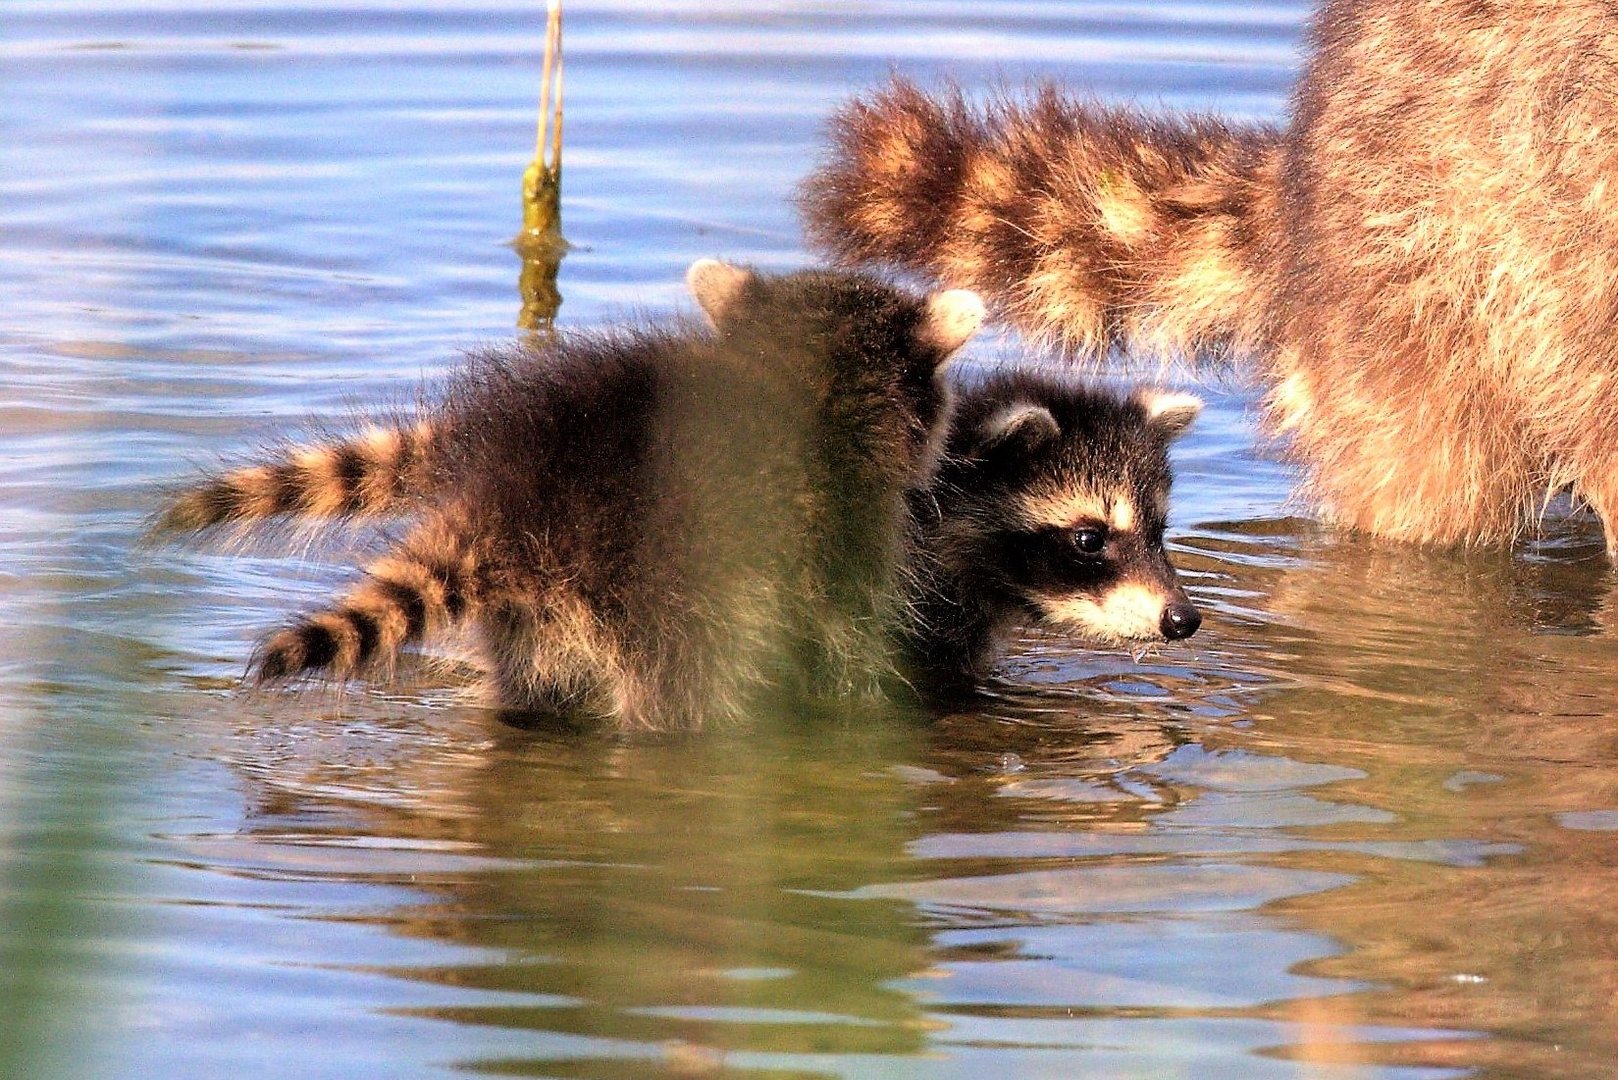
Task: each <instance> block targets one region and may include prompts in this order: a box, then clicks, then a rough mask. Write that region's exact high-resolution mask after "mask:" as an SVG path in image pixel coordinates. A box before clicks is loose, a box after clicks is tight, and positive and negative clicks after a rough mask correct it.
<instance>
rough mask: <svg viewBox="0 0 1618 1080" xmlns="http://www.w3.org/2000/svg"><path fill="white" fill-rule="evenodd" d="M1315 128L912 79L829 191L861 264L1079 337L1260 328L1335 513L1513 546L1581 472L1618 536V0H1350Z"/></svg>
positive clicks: (1378, 529)
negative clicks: (1001, 96) (976, 91)
mask: <svg viewBox="0 0 1618 1080" xmlns="http://www.w3.org/2000/svg"><path fill="white" fill-rule="evenodd" d="M1308 48H1309V54H1310V55H1309V59H1308V61H1307V64H1306V66H1305V68H1304V72H1303V77H1302V80H1301V82H1300V83H1299V86H1298V89H1297V92H1296V94H1295V96H1294V101H1293V109H1292V114H1291V117H1290V118H1289V120H1288V121H1287V123H1286V124H1285V125H1283V126H1279V127H1277V126H1270V125H1263V124H1249V123H1242V122H1234V121H1221V120H1219V119H1217V118H1213V117H1208V116H1196V115H1174V114H1159V113H1149V112H1143V111H1141V110H1138V109H1133V108H1122V107H1116V106H1109V105H1103V104H1101V103H1098V102H1095V101H1091V100H1086V99H1084V98H1082V97H1070V96H1067V95H1064V94H1063V93H1061V92H1060V91H1058V90H1055V89H1049V88H1047V89H1045V90H1044V91H1042V92H1040V93H1038V94H1036V95H1034V96H1032V97H1031V98H1030V99H1029V100H1026V101H1009V100H1001V101H997V102H995V103H993V104H991V105H989V106H988V107H987V108H976V107H973V106H971V105H969V104H968V103H966V102H965V100H964V99H963V97H962V95H961V94H960V93H959V92H955V91H950V90H946V91H944V92H943V93H939V94H927V93H924V92H922V91H921V90H919V89H917V88H916V87H915V86H913V85H910V84H908V83H904V82H902V81H901V82H896V83H895V84H894V85H893V86H892V87H890V88H888V89H886V90H884V91H880V92H877V93H875V94H873V95H871V96H869V97H866V98H864V99H862V100H859V101H856V102H854V103H852V104H850V105H849V106H848V107H846V108H845V109H843V110H842V111H841V113H840V114H839V115H838V117H837V118H836V119H835V120H834V122H833V126H832V130H833V148H832V152H831V157H830V159H829V161H828V162H827V164H826V165H825V167H824V168H822V169H821V170H819V171H818V172H817V173H816V174H814V175H813V176H811V177H810V178H809V180H808V181H807V183H806V184H805V187H804V207H805V212H806V216H807V220H808V226H809V230H810V233H811V235H812V236H813V237H814V238H815V239H816V240H817V241H818V242H819V243H820V245H821V246H822V247H824V248H825V249H827V250H829V251H831V252H833V253H834V254H836V255H837V256H839V257H841V258H843V259H846V260H848V261H850V262H875V263H882V264H885V265H888V266H900V267H904V268H906V269H908V270H912V271H915V272H919V273H922V274H925V275H927V276H928V277H930V278H933V279H935V280H937V281H940V282H944V283H948V284H952V285H959V286H963V287H968V288H974V289H978V290H979V291H980V292H981V294H982V295H983V296H984V297H985V298H986V299H988V300H989V301H990V302H991V303H993V304H994V305H996V306H997V307H998V308H999V309H1000V311H1001V312H1002V313H1003V314H1004V315H1005V316H1006V317H1007V318H1008V319H1010V320H1011V321H1013V322H1015V323H1016V324H1017V325H1018V326H1019V327H1021V328H1022V329H1023V330H1025V331H1027V332H1029V333H1031V334H1033V335H1035V336H1039V337H1043V338H1046V339H1049V340H1052V341H1054V342H1055V343H1057V344H1059V345H1061V346H1062V347H1064V348H1065V349H1066V350H1067V351H1068V352H1069V353H1070V354H1073V355H1076V356H1078V355H1082V356H1085V357H1088V358H1102V357H1105V356H1107V355H1108V353H1109V351H1110V350H1112V349H1114V348H1128V349H1134V350H1138V351H1169V352H1193V351H1194V352H1201V353H1207V352H1215V353H1218V352H1232V353H1241V354H1244V355H1247V356H1249V357H1251V359H1252V362H1253V364H1254V366H1255V369H1256V371H1257V372H1258V374H1259V376H1260V378H1261V380H1262V381H1263V383H1264V384H1265V386H1266V388H1267V391H1268V392H1267V394H1266V397H1265V401H1264V410H1265V414H1266V420H1267V425H1268V427H1269V428H1270V430H1271V431H1272V432H1273V433H1275V434H1277V435H1279V436H1282V437H1284V439H1285V444H1286V446H1287V448H1288V449H1289V451H1290V452H1291V453H1292V454H1293V455H1294V456H1296V457H1297V458H1298V459H1299V460H1300V461H1301V462H1302V463H1303V464H1305V465H1306V466H1307V467H1308V470H1309V475H1310V483H1311V488H1312V494H1313V495H1314V496H1315V497H1316V499H1317V501H1318V502H1319V504H1320V505H1321V508H1322V510H1323V511H1324V512H1325V513H1326V515H1327V516H1329V517H1330V518H1332V519H1335V520H1337V521H1339V522H1342V523H1344V524H1347V525H1351V526H1355V527H1358V528H1362V529H1365V530H1367V531H1370V532H1373V533H1377V534H1380V535H1383V536H1389V537H1396V538H1400V539H1405V540H1412V541H1418V542H1425V543H1435V544H1453V543H1508V542H1511V541H1512V540H1514V539H1515V538H1517V537H1518V536H1520V535H1521V533H1522V532H1523V531H1524V530H1525V529H1530V528H1532V527H1533V525H1534V523H1535V522H1536V521H1537V519H1538V517H1539V515H1541V514H1543V513H1544V509H1545V505H1546V502H1547V501H1548V499H1549V497H1550V496H1551V494H1553V493H1556V492H1559V491H1562V490H1571V491H1572V493H1573V494H1574V495H1575V496H1576V497H1577V498H1578V499H1580V500H1582V501H1583V502H1585V503H1587V504H1588V505H1589V506H1591V507H1592V508H1593V509H1594V510H1595V511H1596V512H1597V513H1598V514H1600V516H1601V517H1602V519H1603V522H1604V524H1605V526H1606V538H1607V546H1608V549H1609V551H1611V552H1612V553H1613V554H1615V555H1618V303H1615V301H1614V293H1613V282H1614V281H1618V200H1615V199H1613V198H1610V197H1609V195H1610V192H1609V190H1608V189H1609V188H1611V187H1612V184H1613V180H1612V178H1613V176H1614V175H1615V171H1618V7H1615V6H1614V5H1613V4H1611V3H1606V2H1596V0H1538V2H1534V3H1510V2H1503V3H1480V2H1475V0H1326V2H1325V3H1324V4H1322V6H1321V8H1320V11H1319V13H1318V14H1317V16H1316V18H1315V20H1314V23H1313V29H1312V33H1311V34H1310V39H1309V42H1308Z"/></svg>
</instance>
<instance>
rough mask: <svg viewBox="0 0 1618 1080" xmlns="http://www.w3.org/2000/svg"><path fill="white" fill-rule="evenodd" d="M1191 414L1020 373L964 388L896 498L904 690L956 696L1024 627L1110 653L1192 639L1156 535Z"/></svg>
mask: <svg viewBox="0 0 1618 1080" xmlns="http://www.w3.org/2000/svg"><path fill="white" fill-rule="evenodd" d="M1201 408H1202V403H1201V402H1200V401H1198V400H1197V399H1196V398H1193V397H1190V396H1189V395H1186V394H1176V393H1167V392H1163V391H1159V390H1155V389H1149V388H1143V389H1138V390H1135V391H1134V392H1132V393H1130V394H1129V395H1127V396H1119V395H1118V394H1116V393H1114V392H1112V391H1109V390H1106V389H1102V388H1097V387H1092V386H1087V385H1085V384H1083V383H1079V382H1076V381H1074V380H1073V379H1071V378H1056V377H1052V376H1049V375H1044V374H1040V373H1038V372H1036V371H1032V370H1018V369H1010V370H1002V371H997V372H992V373H990V374H988V375H987V376H985V377H983V378H982V379H981V380H979V381H978V382H977V383H976V384H968V385H965V386H962V387H961V388H960V389H959V391H958V393H957V400H956V409H955V416H954V419H953V420H952V421H951V425H950V433H949V437H948V439H947V440H946V442H945V451H944V456H943V458H942V460H941V462H940V465H939V468H938V472H937V473H936V474H935V475H934V477H933V478H932V480H931V481H929V482H928V483H927V484H926V485H924V486H920V487H917V488H914V489H912V491H911V493H910V506H911V519H912V528H913V529H914V530H915V537H916V538H915V542H914V543H913V544H912V545H911V560H912V563H911V573H910V588H911V619H910V621H909V622H908V623H906V624H905V626H904V641H905V646H906V655H907V657H908V661H909V666H910V671H911V673H912V677H913V678H914V679H915V680H916V682H917V684H918V686H919V687H920V688H921V689H922V690H924V691H931V692H933V693H940V694H944V695H948V694H951V693H955V692H958V691H961V690H965V689H967V688H969V687H970V686H971V685H973V684H974V683H976V682H977V681H979V680H980V679H982V678H983V677H984V676H985V675H987V674H988V673H989V671H990V669H991V668H992V666H993V664H994V662H995V660H996V659H998V658H999V656H1000V655H1001V653H1002V652H1003V651H1004V649H1005V646H1006V644H1007V643H1008V640H1009V638H1010V637H1011V636H1012V634H1013V633H1014V632H1015V631H1016V630H1018V629H1019V628H1021V627H1025V626H1036V627H1047V628H1050V629H1052V630H1054V631H1057V632H1059V633H1061V634H1064V635H1071V636H1075V637H1079V638H1082V639H1084V640H1087V641H1090V642H1097V643H1102V644H1109V645H1139V644H1145V643H1150V642H1159V641H1174V640H1179V639H1181V638H1186V637H1189V636H1191V635H1192V634H1194V633H1196V630H1197V627H1198V626H1199V625H1200V623H1201V617H1200V615H1199V614H1198V613H1197V610H1196V608H1195V607H1193V606H1192V605H1191V601H1190V599H1189V598H1188V597H1187V595H1186V593H1185V590H1184V589H1183V588H1182V587H1181V585H1180V582H1179V578H1178V576H1177V575H1176V573H1175V570H1174V567H1173V565H1172V564H1171V563H1170V562H1169V560H1168V557H1167V555H1166V554H1165V552H1164V549H1163V532H1164V528H1165V526H1166V525H1167V514H1168V500H1169V488H1170V484H1171V482H1172V472H1171V470H1170V466H1169V458H1168V447H1169V444H1170V443H1171V442H1173V441H1174V440H1175V439H1176V438H1178V437H1179V436H1180V435H1181V434H1182V433H1183V432H1184V431H1185V430H1186V428H1187V427H1188V426H1189V425H1190V424H1191V421H1192V420H1193V419H1194V418H1195V417H1196V415H1197V413H1198V412H1199V411H1200V410H1201Z"/></svg>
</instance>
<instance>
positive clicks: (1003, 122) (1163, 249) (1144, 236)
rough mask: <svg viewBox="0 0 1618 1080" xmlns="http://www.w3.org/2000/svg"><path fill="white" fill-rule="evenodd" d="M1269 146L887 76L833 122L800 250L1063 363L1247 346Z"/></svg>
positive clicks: (1273, 138)
mask: <svg viewBox="0 0 1618 1080" xmlns="http://www.w3.org/2000/svg"><path fill="white" fill-rule="evenodd" d="M1280 142H1281V136H1280V133H1279V132H1278V131H1277V130H1276V129H1274V128H1271V127H1267V126H1263V125H1256V124H1255V125H1235V124H1228V123H1225V122H1222V121H1219V120H1216V119H1213V118H1210V117H1200V116H1181V117H1153V116H1149V115H1147V114H1144V113H1142V112H1140V111H1138V110H1135V109H1131V108H1124V107H1117V106H1109V105H1103V104H1100V103H1097V102H1090V101H1081V100H1075V99H1074V98H1071V97H1068V96H1065V95H1063V94H1062V93H1061V92H1060V91H1059V90H1057V89H1056V88H1055V87H1052V86H1049V85H1047V86H1044V87H1042V88H1039V89H1038V90H1037V91H1035V92H1034V93H1033V94H1032V96H1031V97H1030V98H1029V99H1028V100H1026V101H1022V102H1016V101H1011V100H1007V99H1001V100H997V101H994V102H992V103H990V104H988V105H986V106H974V105H972V104H970V103H969V102H967V101H966V99H965V98H964V96H963V95H962V93H961V91H960V90H959V88H957V87H953V86H947V87H945V88H944V89H942V90H941V91H939V92H938V93H936V94H928V93H926V92H924V91H922V90H921V89H919V88H918V87H917V86H915V84H913V83H910V82H908V81H905V80H903V79H897V78H896V79H895V80H894V81H893V82H892V83H891V84H890V85H888V86H887V87H885V88H883V89H881V90H878V91H876V92H874V93H872V94H870V95H868V96H865V97H862V98H857V99H855V100H854V101H852V102H850V103H848V104H846V105H844V106H843V107H842V108H841V109H840V110H839V111H838V112H837V113H836V114H835V115H834V116H833V118H832V120H831V126H830V146H829V149H828V157H827V159H826V160H825V162H824V163H823V164H822V165H821V166H820V167H819V168H818V169H817V170H816V171H815V172H813V173H811V174H810V176H809V177H808V178H807V180H806V181H805V182H804V184H803V186H802V189H801V191H800V197H799V201H800V206H801V208H802V211H803V215H804V218H805V225H806V227H807V231H808V234H809V238H810V241H811V243H812V244H813V245H814V246H816V247H818V248H819V249H820V250H821V251H823V252H824V253H826V254H828V255H830V256H831V257H833V258H834V259H836V260H837V261H839V262H843V263H851V264H879V265H883V266H886V267H889V268H892V269H897V270H901V271H907V272H910V273H914V274H918V275H920V276H922V277H924V278H927V279H931V280H933V281H936V282H938V283H940V284H941V285H944V286H946V287H950V288H969V289H972V290H974V291H976V292H978V293H979V294H980V295H982V296H983V297H984V298H985V299H987V300H989V301H990V303H991V305H992V306H993V307H995V308H996V309H998V311H997V313H998V314H999V315H1000V316H1002V317H1003V318H1005V319H1006V320H1008V321H1009V322H1011V323H1012V324H1013V325H1014V326H1016V327H1017V328H1018V329H1019V330H1021V331H1022V332H1023V333H1024V334H1026V335H1028V336H1029V337H1031V338H1033V339H1035V340H1036V341H1039V342H1041V343H1043V344H1048V345H1054V346H1056V347H1058V348H1059V349H1060V350H1061V351H1062V352H1063V353H1065V354H1066V355H1068V356H1070V357H1074V358H1086V359H1092V360H1099V359H1104V358H1105V357H1106V355H1107V353H1108V352H1109V351H1111V350H1113V349H1125V350H1129V351H1133V352H1139V353H1157V354H1159V355H1162V354H1165V353H1171V354H1178V355H1182V356H1192V355H1199V354H1200V355H1213V356H1221V357H1222V356H1225V355H1229V354H1231V353H1238V352H1247V351H1250V350H1253V349H1255V348H1259V347H1261V346H1262V343H1263V340H1264V337H1265V328H1266V325H1267V323H1268V321H1269V318H1270V315H1269V313H1270V312H1271V311H1272V310H1273V305H1274V295H1275V292H1276V288H1277V285H1276V280H1275V278H1276V273H1275V270H1274V269H1273V268H1274V267H1275V266H1276V264H1277V262H1278V259H1277V256H1276V253H1275V250H1274V249H1275V247H1276V245H1277V244H1278V242H1279V241H1278V237H1279V234H1280V229H1279V224H1278V220H1277V219H1278V213H1279V211H1278V196H1279V161H1280Z"/></svg>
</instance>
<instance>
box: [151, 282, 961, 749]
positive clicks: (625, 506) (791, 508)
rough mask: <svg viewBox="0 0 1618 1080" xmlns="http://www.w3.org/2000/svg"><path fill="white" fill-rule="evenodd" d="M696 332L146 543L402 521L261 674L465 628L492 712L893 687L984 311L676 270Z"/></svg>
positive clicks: (204, 515)
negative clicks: (956, 365) (930, 497)
mask: <svg viewBox="0 0 1618 1080" xmlns="http://www.w3.org/2000/svg"><path fill="white" fill-rule="evenodd" d="M687 280H688V282H689V284H690V287H691V290H692V292H693V293H694V294H695V297H696V299H697V301H698V303H699V305H700V307H701V308H702V310H703V311H704V312H705V313H706V315H707V316H708V318H709V320H710V321H711V324H712V325H711V327H700V326H697V325H692V324H684V323H680V324H676V325H674V326H672V327H665V328H640V329H630V330H623V329H619V330H608V331H602V332H595V333H577V334H575V333H567V334H563V335H560V336H559V337H557V338H556V339H554V340H552V341H549V342H540V341H527V342H524V343H522V344H518V345H513V346H510V347H508V348H505V349H501V350H497V351H492V352H486V353H484V354H482V355H479V356H476V357H474V358H472V359H471V361H470V362H469V363H468V364H467V365H466V366H465V368H464V370H462V371H460V372H459V373H458V374H457V375H455V376H454V377H453V378H452V379H451V380H450V382H449V387H448V390H447V392H446V393H444V394H443V395H442V399H441V400H440V401H439V402H438V403H436V404H434V405H428V406H423V407H422V409H421V410H420V411H419V412H418V413H417V414H415V415H409V416H397V415H396V416H392V417H383V418H379V419H376V420H374V421H372V422H371V423H370V424H369V425H367V426H364V427H363V428H362V429H361V430H360V431H359V433H358V434H356V435H354V436H352V437H348V438H336V439H331V440H327V441H321V442H316V443H313V444H311V445H305V446H292V447H288V448H285V449H283V450H282V451H280V452H277V453H274V454H271V455H269V456H268V457H267V458H265V459H264V460H261V461H258V462H256V463H252V464H249V465H246V466H244V467H241V468H237V469H232V470H228V471H224V472H221V473H219V474H217V475H214V476H212V477H208V478H205V479H203V480H202V481H200V482H198V483H196V484H194V485H192V486H191V487H190V488H189V489H187V490H184V491H183V492H181V493H179V494H178V495H177V496H176V497H175V498H174V499H173V500H172V501H171V502H170V503H169V505H168V506H167V507H166V509H165V510H164V511H162V513H161V514H160V516H159V518H158V520H157V521H156V523H155V526H154V531H155V532H156V533H157V534H159V535H174V534H181V533H191V532H198V531H220V530H224V531H229V530H232V529H234V530H237V531H241V532H253V531H257V530H261V529H263V528H265V527H267V526H270V525H272V524H273V522H274V521H276V520H286V519H293V520H294V521H295V522H296V521H300V520H301V521H302V522H303V524H304V525H305V526H306V527H321V528H331V527H335V526H340V525H343V524H345V523H358V522H363V521H365V520H380V519H395V520H398V519H402V520H404V521H405V522H406V523H407V524H406V525H405V528H404V531H403V533H402V535H401V536H400V537H399V539H398V540H397V541H396V542H395V543H393V544H392V546H391V547H390V548H388V550H386V551H385V552H384V553H382V554H381V556H380V557H379V558H377V559H375V560H374V561H372V562H371V563H370V564H369V565H368V566H366V567H365V572H364V576H363V578H362V579H361V580H360V581H359V582H358V583H357V584H355V585H354V586H353V587H352V588H350V589H349V590H348V591H347V592H346V593H345V594H343V595H342V596H341V597H339V598H338V599H336V600H335V601H334V602H333V603H331V604H330V605H329V606H326V607H323V608H321V609H319V610H316V611H313V612H310V613H308V614H305V615H303V616H301V617H299V618H298V619H297V620H296V621H294V622H293V623H291V624H290V625H288V626H286V627H285V628H283V629H281V630H279V631H278V632H276V633H274V634H272V635H271V636H270V637H268V638H267V639H266V640H265V641H264V642H263V643H262V645H261V646H260V647H259V649H258V651H257V653H256V654H255V656H254V658H253V661H252V673H253V674H254V676H255V677H256V678H257V679H258V680H259V681H261V682H280V681H286V680H294V679H317V678H318V679H344V678H349V677H353V676H356V675H372V674H383V675H385V674H387V673H388V671H389V670H390V669H391V668H392V667H393V666H394V664H395V663H396V662H397V660H398V658H399V657H400V655H401V650H403V649H404V648H405V647H406V646H408V645H411V644H413V643H416V642H418V641H420V640H422V639H424V638H427V637H430V636H433V635H438V634H440V633H442V632H444V631H448V630H451V629H454V628H458V627H460V628H468V629H470V630H471V631H472V638H473V640H474V643H475V645H476V647H477V651H478V652H479V653H480V654H481V660H482V664H483V666H484V667H485V668H486V669H487V671H488V673H489V675H488V688H489V690H490V692H491V693H490V696H491V697H492V701H493V703H494V704H495V705H497V706H499V707H502V708H505V709H508V710H513V711H517V712H524V713H544V714H552V715H560V716H565V717H569V718H574V719H579V720H590V721H595V722H599V723H604V724H608V725H616V726H621V727H643V728H660V729H668V728H690V727H696V726H699V725H701V724H702V723H705V722H720V721H727V720H734V719H737V718H738V717H740V716H742V715H745V714H746V713H747V711H748V710H749V709H750V708H752V707H753V706H754V705H755V704H756V703H757V701H758V699H759V697H760V695H761V694H763V693H765V692H767V691H774V690H775V689H778V688H781V687H789V688H790V687H795V686H796V687H802V688H803V689H804V691H805V692H807V693H811V694H814V695H817V696H818V695H864V694H868V693H874V692H879V690H880V688H881V687H882V686H883V685H884V684H885V682H886V680H888V679H889V678H891V677H892V676H893V674H894V672H895V670H896V664H897V658H896V656H895V650H896V642H897V641H898V636H899V635H898V627H899V625H900V624H901V622H902V620H903V619H904V617H905V613H906V611H907V605H906V602H905V601H906V596H905V589H904V584H903V568H904V567H905V566H906V565H907V564H908V561H909V559H908V552H907V550H906V549H907V546H908V545H909V544H910V543H911V542H912V541H913V536H912V529H911V528H910V525H909V509H908V503H907V501H906V496H905V493H906V491H907V489H909V488H911V487H914V486H916V485H918V484H925V483H926V482H927V480H928V478H929V477H930V476H931V473H932V470H933V469H934V468H935V466H936V460H937V457H938V454H939V451H940V449H941V444H942V440H943V435H944V431H945V428H946V424H947V420H948V416H949V409H950V394H949V389H948V386H947V385H946V383H945V381H944V379H943V378H942V377H941V369H942V368H943V366H944V364H945V362H946V361H947V360H948V359H949V357H950V356H951V355H952V354H953V353H954V352H955V351H956V350H957V349H958V348H960V346H961V345H963V344H964V343H965V342H966V341H967V339H968V338H970V337H971V336H972V334H973V333H974V332H975V331H976V330H977V327H978V325H979V323H980V322H981V320H982V317H983V307H982V304H981V303H980V301H979V300H978V299H977V297H976V296H975V295H973V294H971V293H969V292H963V291H959V290H954V291H946V292H941V293H938V294H936V295H933V296H930V297H926V298H920V297H916V296H914V295H912V294H910V293H908V292H905V291H903V290H900V289H897V288H895V287H893V286H891V285H889V284H886V283H884V282H882V281H879V280H877V279H874V278H871V277H868V276H864V275H858V274H850V273H831V272H823V271H802V272H798V273H792V274H787V275H783V276H770V275H764V274H760V273H756V272H753V271H752V270H749V269H746V268H742V267H736V266H731V265H728V264H725V263H721V262H717V261H713V260H703V261H701V262H698V263H696V264H695V265H694V266H693V267H692V268H691V270H690V272H689V274H688V275H687Z"/></svg>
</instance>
